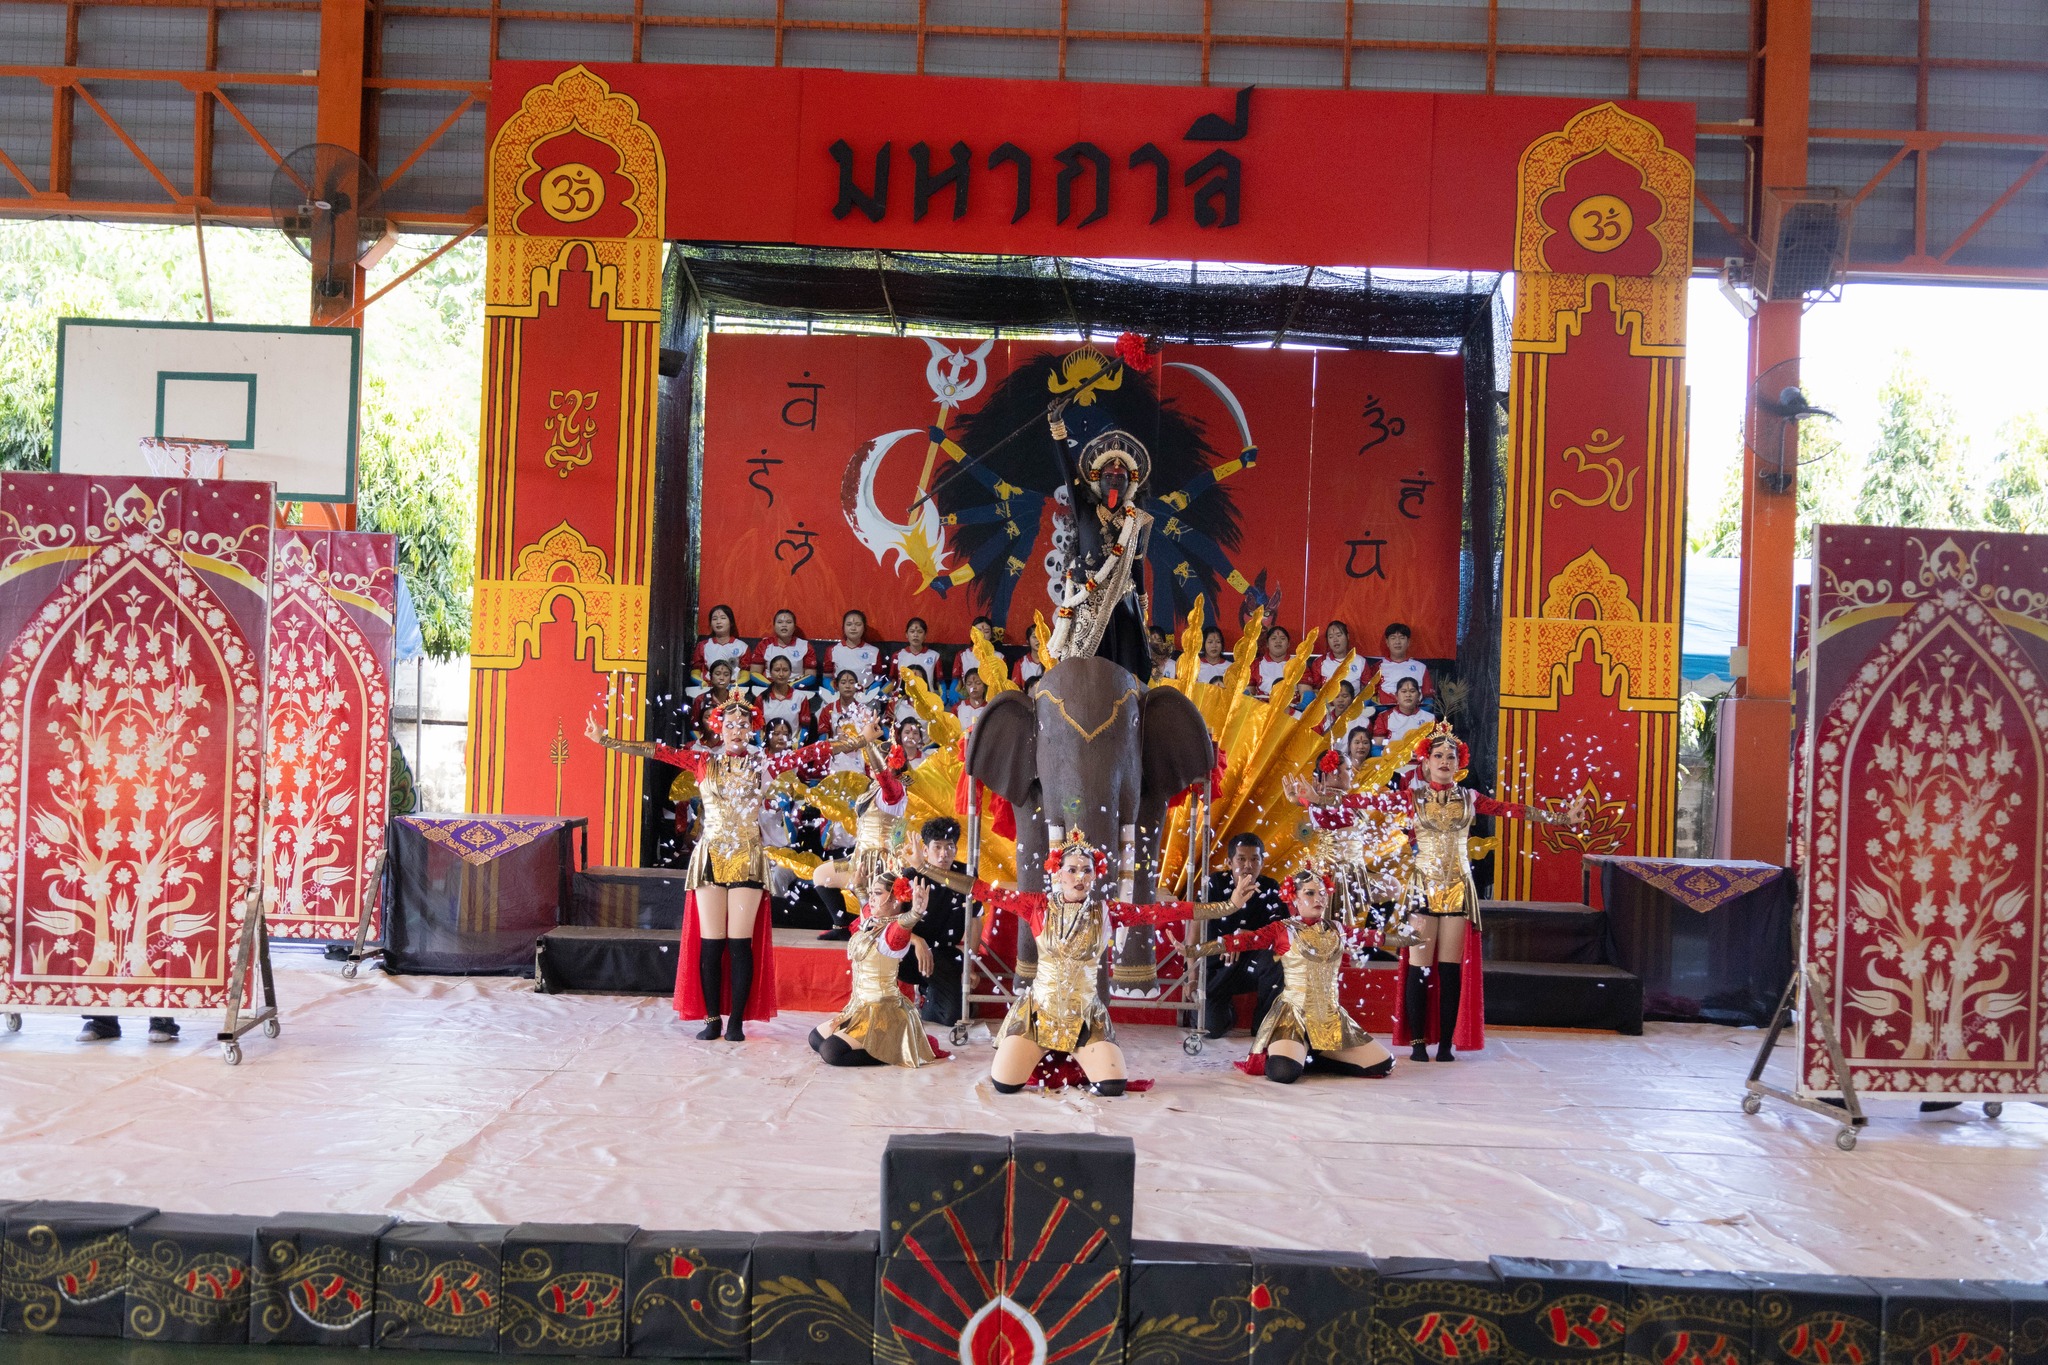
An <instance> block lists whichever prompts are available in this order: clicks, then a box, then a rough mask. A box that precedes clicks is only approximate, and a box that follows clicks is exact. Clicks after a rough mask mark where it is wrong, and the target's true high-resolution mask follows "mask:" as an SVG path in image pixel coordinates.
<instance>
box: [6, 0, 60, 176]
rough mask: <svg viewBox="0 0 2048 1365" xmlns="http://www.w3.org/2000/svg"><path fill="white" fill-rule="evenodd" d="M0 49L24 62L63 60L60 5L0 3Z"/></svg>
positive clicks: (46, 63) (44, 63)
mask: <svg viewBox="0 0 2048 1365" xmlns="http://www.w3.org/2000/svg"><path fill="white" fill-rule="evenodd" d="M0 52H5V53H6V54H7V60H8V61H10V62H19V63H21V64H22V65H24V66H29V65H34V66H54V65H56V64H57V63H58V62H61V61H63V60H64V7H63V6H62V5H0ZM15 159H16V160H17V161H18V160H20V158H19V157H16V158H15Z"/></svg>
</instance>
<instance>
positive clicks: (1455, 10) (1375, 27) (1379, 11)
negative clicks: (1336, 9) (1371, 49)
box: [1351, 0, 1486, 89]
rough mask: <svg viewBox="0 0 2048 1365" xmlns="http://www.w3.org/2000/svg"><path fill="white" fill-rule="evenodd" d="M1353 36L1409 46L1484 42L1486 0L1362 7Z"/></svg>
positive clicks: (1397, 0)
mask: <svg viewBox="0 0 2048 1365" xmlns="http://www.w3.org/2000/svg"><path fill="white" fill-rule="evenodd" d="M1351 33H1352V36H1353V37H1355V38H1382V39H1388V40H1395V41H1400V42H1407V43H1483V42H1485V41H1486V0H1394V3H1390V4H1384V5H1360V6H1359V7H1358V10H1357V13H1356V14H1354V15H1353V16H1352V20H1351ZM1418 55H1419V54H1418ZM1402 88H1404V89H1405V88H1408V87H1402Z"/></svg>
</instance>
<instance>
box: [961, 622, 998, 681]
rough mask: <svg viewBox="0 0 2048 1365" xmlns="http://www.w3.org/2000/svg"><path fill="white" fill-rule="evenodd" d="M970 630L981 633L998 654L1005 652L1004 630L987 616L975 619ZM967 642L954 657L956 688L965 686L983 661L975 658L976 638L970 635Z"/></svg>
mask: <svg viewBox="0 0 2048 1365" xmlns="http://www.w3.org/2000/svg"><path fill="white" fill-rule="evenodd" d="M970 629H971V630H978V631H980V632H981V633H982V635H983V636H985V637H986V638H987V639H988V642H989V643H990V644H991V645H993V646H995V650H996V653H997V654H1001V653H1002V652H1003V628H1002V627H1001V626H999V625H997V624H996V623H995V622H994V621H992V620H990V619H989V618H988V617H986V616H977V617H975V618H974V624H973V626H972V627H971V628H970ZM967 641H968V642H967V643H966V644H964V645H962V646H960V652H959V653H957V654H955V655H954V656H953V685H954V686H955V687H961V686H964V685H965V684H966V682H967V678H968V675H969V674H971V673H973V672H975V670H977V669H978V668H980V667H981V661H980V660H979V659H977V658H975V657H974V637H973V635H972V634H969V635H968V637H967Z"/></svg>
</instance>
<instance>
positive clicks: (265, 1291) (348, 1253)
mask: <svg viewBox="0 0 2048 1365" xmlns="http://www.w3.org/2000/svg"><path fill="white" fill-rule="evenodd" d="M376 1274H377V1272H376V1267H375V1266H374V1265H373V1264H371V1261H370V1258H369V1257H368V1256H366V1255H363V1254H362V1253H360V1252H357V1251H352V1250H350V1249H349V1248H347V1247H341V1246H335V1245H333V1244H332V1243H327V1244H315V1245H313V1246H308V1247H298V1246H294V1245H293V1244H292V1243H291V1242H289V1241H286V1240H283V1239H280V1240H278V1241H274V1242H272V1243H271V1244H270V1246H269V1249H268V1250H267V1251H266V1252H265V1253H264V1261H263V1265H262V1270H261V1273H260V1274H259V1276H258V1277H257V1278H258V1288H259V1289H260V1290H261V1291H262V1292H261V1295H260V1297H261V1298H262V1302H263V1311H262V1318H261V1321H262V1325H263V1330H264V1331H265V1332H266V1333H268V1334H269V1335H271V1336H278V1335H280V1334H282V1333H283V1332H285V1331H286V1330H287V1329H288V1328H289V1327H290V1326H291V1323H292V1319H293V1318H298V1319H300V1320H301V1321H304V1322H306V1323H308V1324H310V1325H311V1326H314V1327H317V1328H319V1329H320V1330H321V1331H323V1332H345V1331H347V1330H348V1329H349V1328H351V1327H354V1326H357V1325H358V1324H360V1323H361V1322H362V1321H363V1319H365V1318H367V1317H369V1316H370V1313H371V1311H372V1310H373V1309H374V1307H375V1291H374V1286H375V1284H376V1282H377V1280H376Z"/></svg>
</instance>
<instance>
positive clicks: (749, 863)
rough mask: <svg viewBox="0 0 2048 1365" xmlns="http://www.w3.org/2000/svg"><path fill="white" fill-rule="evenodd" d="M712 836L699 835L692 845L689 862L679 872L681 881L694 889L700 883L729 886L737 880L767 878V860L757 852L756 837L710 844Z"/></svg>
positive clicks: (752, 880) (759, 850) (758, 843)
mask: <svg viewBox="0 0 2048 1365" xmlns="http://www.w3.org/2000/svg"><path fill="white" fill-rule="evenodd" d="M713 842H714V841H713V840H710V839H699V840H698V841H697V847H696V849H695V850H694V851H693V852H692V853H691V854H690V866H689V868H688V870H687V871H685V872H684V874H683V885H684V886H686V887H688V888H689V889H690V890H692V891H695V890H697V889H698V888H699V887H704V886H733V885H736V884H738V883H740V882H753V883H754V884H755V885H757V886H759V885H761V884H763V883H765V882H766V881H767V874H768V868H767V860H766V859H764V858H763V857H762V856H761V841H760V840H759V839H748V840H743V841H741V842H740V843H739V844H737V845H733V846H721V847H717V848H714V847H713Z"/></svg>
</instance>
